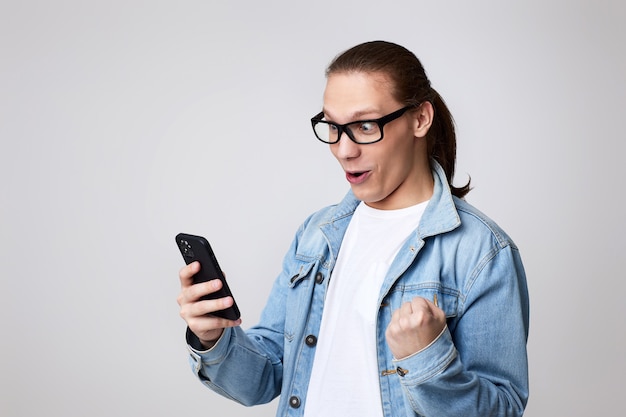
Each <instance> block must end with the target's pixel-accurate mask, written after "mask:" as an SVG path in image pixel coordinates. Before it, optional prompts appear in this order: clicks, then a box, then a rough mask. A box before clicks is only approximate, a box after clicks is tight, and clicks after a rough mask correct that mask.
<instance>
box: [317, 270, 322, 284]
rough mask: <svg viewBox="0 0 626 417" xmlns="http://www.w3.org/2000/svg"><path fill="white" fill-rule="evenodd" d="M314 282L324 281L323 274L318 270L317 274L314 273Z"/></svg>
mask: <svg viewBox="0 0 626 417" xmlns="http://www.w3.org/2000/svg"><path fill="white" fill-rule="evenodd" d="M315 282H316V283H318V284H321V283H322V282H324V274H322V273H321V272H318V273H317V274H315Z"/></svg>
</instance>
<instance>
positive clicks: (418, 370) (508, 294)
mask: <svg viewBox="0 0 626 417" xmlns="http://www.w3.org/2000/svg"><path fill="white" fill-rule="evenodd" d="M480 265H481V266H480V267H479V268H477V269H476V270H475V271H474V272H473V275H471V276H470V278H469V284H468V286H467V288H466V289H467V292H466V298H465V301H464V307H463V311H461V312H460V315H459V317H458V318H457V319H455V320H454V321H453V322H450V323H449V324H450V328H444V330H443V331H442V332H441V333H439V336H438V337H436V338H435V339H434V340H433V341H432V342H431V343H430V344H427V345H426V347H423V349H422V350H418V351H417V353H413V354H412V355H409V356H406V357H405V356H399V357H400V358H402V359H399V360H396V364H397V365H398V367H399V368H400V369H401V372H399V373H398V378H400V382H401V385H402V387H403V389H404V392H405V395H406V396H407V398H408V400H409V402H410V404H411V406H412V408H413V409H414V410H415V411H416V412H417V413H419V414H421V415H427V416H429V417H437V416H450V415H455V416H456V415H459V416H461V415H462V416H481V417H484V416H521V415H522V414H523V411H524V408H525V405H526V401H527V398H528V366H527V356H526V340H527V337H528V293H527V289H526V279H525V274H524V270H523V267H522V264H521V260H520V258H519V254H518V252H517V250H516V249H514V248H511V247H510V246H507V247H505V248H503V249H501V250H499V251H498V252H497V253H495V254H493V256H492V257H491V258H490V259H487V260H486V262H484V263H481V264H480ZM425 305H427V306H430V307H431V308H432V307H434V306H433V305H432V303H425ZM433 316H434V317H435V319H434V320H431V321H428V320H427V321H426V322H422V324H423V325H424V326H427V327H428V326H430V328H429V329H428V330H429V331H430V333H429V334H435V333H436V330H437V329H438V327H436V326H438V325H439V324H440V322H439V321H438V320H437V317H438V312H436V310H435V313H433ZM394 317H395V315H394ZM393 321H394V319H392V323H390V327H391V326H392V325H393ZM424 323H426V324H424ZM422 333H427V330H423V331H422ZM388 340H389V335H388ZM389 344H390V347H392V346H393V343H389ZM423 345H424V343H423V344H422V345H420V346H423ZM412 351H413V352H416V351H415V350H412ZM392 352H393V350H392Z"/></svg>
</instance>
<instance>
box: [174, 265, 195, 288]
mask: <svg viewBox="0 0 626 417" xmlns="http://www.w3.org/2000/svg"><path fill="white" fill-rule="evenodd" d="M198 271H200V262H198V261H194V262H192V263H190V264H189V265H186V266H184V267H183V268H181V270H180V271H179V272H178V277H179V278H180V285H181V287H183V288H184V287H189V286H191V285H193V276H194V275H195V274H197V273H198Z"/></svg>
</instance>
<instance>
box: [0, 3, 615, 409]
mask: <svg viewBox="0 0 626 417" xmlns="http://www.w3.org/2000/svg"><path fill="white" fill-rule="evenodd" d="M625 21H626V7H625V6H624V3H623V2H618V1H592V0H589V1H582V2H581V1H567V2H566V1H552V2H550V1H541V2H540V1H530V2H528V1H526V2H498V1H493V2H461V1H458V2H455V1H450V2H434V1H432V2H424V1H415V0H413V1H397V2H393V1H390V2H380V1H377V2H368V1H359V2H355V1H345V2H340V1H332V2H330V1H317V2H308V3H301V2H291V1H267V2H255V1H248V2H216V1H213V2H207V1H195V2H192V1H177V2H174V1H170V2H164V1H123V2H122V1H106V2H105V1H92V2H81V1H56V2H47V1H8V0H5V1H3V2H2V5H1V6H0V139H1V145H2V147H1V148H0V175H1V176H0V178H1V179H0V181H1V194H0V195H1V197H0V199H1V200H0V227H1V229H0V232H1V235H0V236H1V243H0V245H2V246H1V251H0V253H1V255H0V256H1V258H0V261H1V287H0V297H1V304H0V312H1V316H0V327H1V329H2V337H1V338H0V415H2V416H7V417H18V416H19V417H21V416H34V415H43V416H92V417H97V416H116V415H119V416H192V415H193V416H197V415H231V416H273V415H274V412H275V407H276V402H273V403H270V404H269V405H263V406H260V407H255V408H245V407H243V406H240V405H238V404H235V403H232V402H230V401H228V400H225V399H222V398H221V397H219V396H217V395H216V394H214V393H212V392H210V391H209V390H207V389H205V388H204V387H203V386H202V385H201V384H200V383H199V382H198V381H197V380H196V379H195V378H194V376H193V375H192V373H191V371H190V369H189V366H188V364H187V355H186V347H185V343H184V337H183V336H184V330H185V324H184V322H183V321H182V319H181V318H180V317H179V312H178V305H177V304H176V296H177V295H178V291H179V282H178V270H179V268H180V267H181V266H182V265H183V261H182V258H181V257H180V254H179V253H178V251H177V248H176V245H175V242H174V236H175V235H176V234H177V233H178V232H186V233H194V234H202V235H204V236H206V237H207V238H208V239H209V240H210V241H211V242H212V244H213V246H214V249H215V251H216V253H217V256H218V258H219V259H220V261H221V264H222V267H223V269H224V270H225V271H226V273H227V275H228V277H229V280H230V283H231V287H232V289H233V291H234V293H235V294H236V297H237V299H238V302H239V305H240V307H241V310H242V313H243V320H244V321H243V326H244V327H248V326H251V325H252V324H254V323H255V322H256V321H257V319H258V317H259V314H260V311H261V309H262V307H263V305H264V304H265V301H266V297H267V295H268V293H269V290H270V287H271V284H272V282H273V280H274V278H275V277H276V275H277V274H278V273H279V269H280V266H281V260H282V257H283V255H284V253H285V251H286V249H287V247H288V245H289V243H290V241H291V239H292V237H293V235H294V233H295V230H296V228H297V227H298V225H299V224H300V222H301V221H302V220H303V219H304V218H305V217H306V216H307V215H308V214H310V213H311V212H312V211H314V210H317V209H319V208H320V207H322V206H325V205H327V204H331V203H335V202H337V201H338V200H339V199H340V198H341V197H342V196H343V195H344V193H345V192H346V191H347V190H348V188H349V187H348V184H347V182H346V181H345V179H344V177H343V174H342V172H341V170H340V169H339V166H338V164H337V162H336V161H335V160H334V158H333V157H332V155H331V154H330V152H329V150H328V148H327V146H325V145H323V144H321V143H319V142H318V141H316V140H315V138H314V137H313V135H312V132H311V128H310V123H309V119H310V117H311V116H313V115H314V114H316V113H317V112H319V110H320V107H321V104H322V92H323V88H324V84H325V79H324V69H325V67H326V65H327V64H328V63H329V62H330V60H331V59H332V58H333V57H334V56H335V55H336V54H337V53H339V52H341V51H343V50H345V49H346V48H348V47H351V46H353V45H355V44H357V43H361V42H363V41H368V40H373V39H385V40H389V41H394V42H397V43H400V44H402V45H404V46H406V47H408V48H409V49H411V50H412V51H414V52H415V53H416V54H417V55H418V57H419V58H420V59H421V60H422V62H423V64H424V66H425V67H426V70H427V72H428V75H429V77H430V78H431V81H432V84H433V86H434V87H435V88H436V89H437V90H438V91H439V92H440V93H441V94H442V96H443V97H444V98H445V99H446V101H447V102H448V104H449V106H450V109H451V111H452V113H453V115H454V116H455V118H456V122H457V128H458V163H457V177H456V181H455V182H456V183H457V184H460V183H463V182H464V181H466V179H467V177H468V175H470V176H471V178H472V183H473V185H474V190H473V191H472V192H470V194H469V195H468V197H467V198H468V200H469V201H470V202H471V203H472V204H474V205H475V206H477V207H478V208H480V209H481V210H482V211H484V212H485V213H486V214H488V215H489V216H491V217H492V218H493V219H494V220H496V221H497V222H498V223H499V224H500V225H501V226H502V227H503V228H504V229H505V230H506V231H507V232H508V233H509V234H510V235H511V236H512V237H513V239H514V240H515V241H516V243H517V244H518V246H519V248H520V250H521V253H522V257H523V259H524V262H525V266H526V269H527V274H528V285H529V289H530V295H531V333H530V339H529V344H528V346H529V359H530V381H531V396H530V400H529V405H528V408H527V413H526V415H527V416H529V417H538V416H558V415H560V416H588V415H594V416H606V415H623V411H622V408H623V407H622V402H623V401H622V398H621V397H622V396H623V394H622V391H623V388H624V382H623V375H624V374H626V366H625V362H626V361H625V359H624V352H625V350H626V341H625V340H624V335H625V331H624V324H623V319H624V317H625V316H626V303H625V302H624V278H625V275H626V274H625V273H624V269H623V264H622V261H623V259H624V258H623V254H622V252H623V249H624V243H623V242H624V239H623V236H624V233H625V232H626V230H625V228H624V223H625V222H624V218H623V214H622V210H621V203H622V198H621V196H620V195H621V193H622V191H621V189H620V188H619V186H620V184H622V183H623V182H624V180H623V175H624V162H623V155H624V151H625V150H626V149H625V146H624V139H625V138H624V133H623V132H624V131H623V121H624V119H625V117H626V115H625V114H624V111H625V110H626V79H625V74H626V48H625V47H624V39H626V29H625V28H626V26H625V25H624V22H625ZM493 319H494V320H498V317H494V318H493Z"/></svg>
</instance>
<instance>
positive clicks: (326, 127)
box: [311, 106, 414, 145]
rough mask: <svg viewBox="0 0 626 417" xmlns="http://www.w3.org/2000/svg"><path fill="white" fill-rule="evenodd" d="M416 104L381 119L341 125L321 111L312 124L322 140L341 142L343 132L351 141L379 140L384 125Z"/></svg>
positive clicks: (330, 142)
mask: <svg viewBox="0 0 626 417" xmlns="http://www.w3.org/2000/svg"><path fill="white" fill-rule="evenodd" d="M411 108H414V106H406V107H403V108H401V109H400V110H396V111H394V112H393V113H390V114H388V115H386V116H383V117H381V118H379V119H372V120H357V121H355V122H350V123H346V124H344V125H340V124H338V123H334V122H329V121H327V120H324V112H320V113H319V114H318V115H316V116H315V117H313V118H311V126H313V132H315V136H316V137H317V138H318V139H319V140H320V141H322V142H324V143H328V144H331V145H332V144H333V143H337V142H339V139H340V138H341V134H342V133H343V132H345V133H346V135H348V137H349V138H350V140H351V141H353V142H354V143H358V144H361V145H365V144H369V143H375V142H379V141H381V140H382V139H383V126H385V125H386V124H387V123H389V122H392V121H394V120H396V119H397V118H399V117H400V116H402V115H403V114H404V113H405V112H406V111H407V110H409V109H411Z"/></svg>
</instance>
